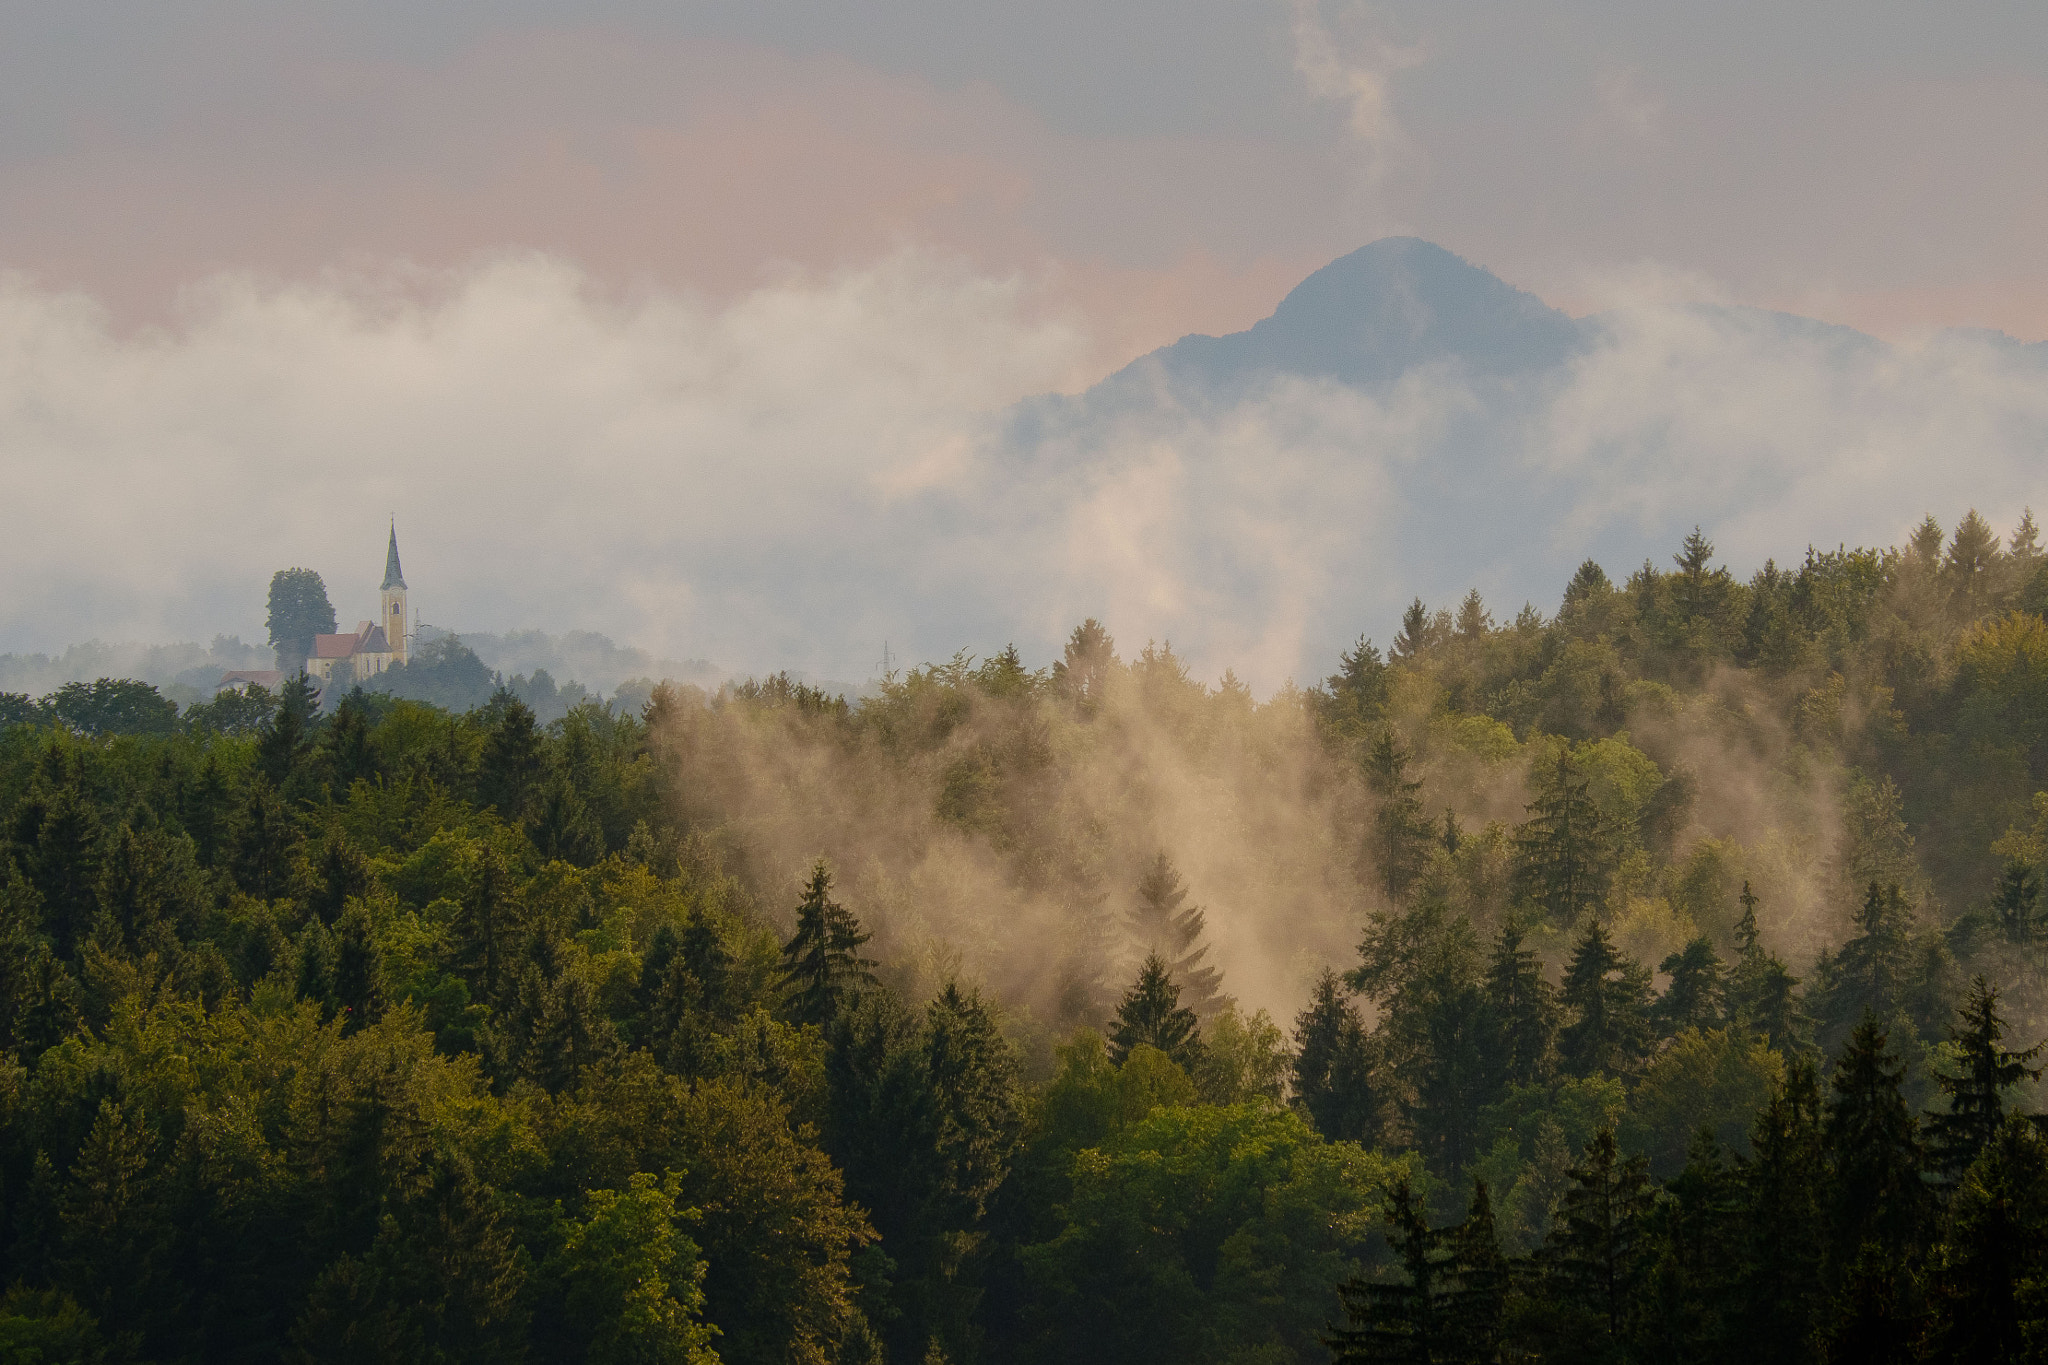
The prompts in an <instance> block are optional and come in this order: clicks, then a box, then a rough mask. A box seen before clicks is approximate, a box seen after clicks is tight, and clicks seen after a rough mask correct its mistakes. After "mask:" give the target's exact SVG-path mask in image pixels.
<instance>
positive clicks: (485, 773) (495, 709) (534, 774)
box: [476, 687, 541, 823]
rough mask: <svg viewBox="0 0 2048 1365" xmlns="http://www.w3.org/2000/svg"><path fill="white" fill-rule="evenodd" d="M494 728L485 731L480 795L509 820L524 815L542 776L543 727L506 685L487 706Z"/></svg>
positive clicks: (479, 772)
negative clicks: (541, 736)
mask: <svg viewBox="0 0 2048 1365" xmlns="http://www.w3.org/2000/svg"><path fill="white" fill-rule="evenodd" d="M485 716H486V717H487V718H488V720H489V724H490V729H489V731H488V732H486V734H485V735H484V749H483V757H482V759H481V760H480V761H479V762H478V764H477V772H476V793H477V799H478V800H479V801H481V802H483V804H485V805H487V806H491V807H493V808H495V809H496V810H497V812H498V814H499V815H500V816H501V817H503V818H504V819H505V820H506V821H507V822H508V823H517V822H518V821H520V820H521V819H523V818H524V816H525V814H526V806H527V801H528V799H529V797H530V796H531V795H532V792H533V787H534V784H535V783H536V782H538V781H539V780H540V772H541V742H540V731H539V727H538V725H537V723H536V722H535V720H534V715H533V710H532V708H530V707H529V706H527V704H526V703H525V702H523V701H521V700H519V698H517V697H515V696H513V695H512V694H511V693H510V692H508V691H507V690H505V689H504V688H502V687H501V688H499V689H498V690H497V691H496V692H494V693H493V694H492V695H491V700H490V705H489V706H487V707H486V708H485Z"/></svg>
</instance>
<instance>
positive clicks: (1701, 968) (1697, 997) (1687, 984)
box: [1650, 935, 1727, 1038]
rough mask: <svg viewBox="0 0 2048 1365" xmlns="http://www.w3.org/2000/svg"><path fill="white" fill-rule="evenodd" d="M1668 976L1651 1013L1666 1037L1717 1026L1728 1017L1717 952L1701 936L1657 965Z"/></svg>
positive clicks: (1725, 989)
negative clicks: (1684, 1031)
mask: <svg viewBox="0 0 2048 1365" xmlns="http://www.w3.org/2000/svg"><path fill="white" fill-rule="evenodd" d="M1657 970H1658V971H1660V972H1663V973H1664V974H1666V975H1667V976H1669V977H1670V978H1671V984H1670V985H1669V986H1667V987H1665V990H1664V994H1663V995H1662V996H1661V997H1659V999H1658V1001H1657V1003H1656V1004H1655V1005H1653V1006H1652V1007H1651V1010H1650V1013H1651V1015H1652V1017H1653V1018H1654V1019H1655V1020H1656V1021H1657V1024H1658V1025H1659V1027H1660V1028H1661V1029H1662V1031H1663V1034H1664V1036H1665V1037H1667V1038H1669V1037H1672V1036H1674V1035H1676V1034H1678V1033H1679V1032H1681V1031H1682V1030H1684V1029H1689V1028H1692V1029H1713V1028H1720V1027H1721V1026H1722V1024H1723V1023H1724V1022H1725V1021H1726V1018H1727V986H1726V983H1725V980H1724V973H1723V971H1722V967H1721V957H1720V954H1718V953H1716V952H1715V951H1714V942H1713V940H1712V939H1710V938H1707V937H1706V936H1705V935H1701V936H1700V937H1698V938H1695V939H1693V940H1692V941H1691V942H1689V943H1687V944H1686V945H1685V946H1684V947H1683V948H1681V949H1679V950H1678V951H1677V952H1675V953H1672V954H1671V955H1670V956H1669V957H1666V958H1665V959H1664V960H1663V961H1662V962H1660V963H1658V964H1657Z"/></svg>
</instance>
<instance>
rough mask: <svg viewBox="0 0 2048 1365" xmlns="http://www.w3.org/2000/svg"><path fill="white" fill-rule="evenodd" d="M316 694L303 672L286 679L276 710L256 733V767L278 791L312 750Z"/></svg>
mask: <svg viewBox="0 0 2048 1365" xmlns="http://www.w3.org/2000/svg"><path fill="white" fill-rule="evenodd" d="M318 709H319V694H318V692H317V691H316V690H315V688H314V686H313V682H312V680H311V679H310V678H308V677H307V676H306V675H305V674H303V673H301V674H299V675H298V676H297V677H294V678H288V679H286V680H285V684H284V686H283V687H282V688H280V689H279V690H278V694H277V710H275V711H273V712H271V714H270V720H269V721H268V722H267V723H265V725H264V726H263V728H262V729H261V730H259V731H257V732H256V768H257V771H259V772H261V773H262V774H263V775H264V776H265V777H267V778H269V779H270V781H271V784H272V785H273V786H276V787H277V788H279V789H280V790H283V789H286V788H289V787H290V786H291V780H292V778H293V776H294V775H295V774H296V773H297V772H298V770H299V765H300V764H302V763H303V762H304V761H305V758H306V755H307V754H309V753H311V752H312V749H313V740H312V733H311V731H312V724H313V716H314V713H315V712H316V711H318Z"/></svg>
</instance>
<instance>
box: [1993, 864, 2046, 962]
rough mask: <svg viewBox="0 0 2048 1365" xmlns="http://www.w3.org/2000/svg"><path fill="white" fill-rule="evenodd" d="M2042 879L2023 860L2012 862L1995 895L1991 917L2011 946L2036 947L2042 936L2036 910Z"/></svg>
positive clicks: (1995, 889) (2031, 866) (2000, 874)
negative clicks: (2031, 944) (2016, 944)
mask: <svg viewBox="0 0 2048 1365" xmlns="http://www.w3.org/2000/svg"><path fill="white" fill-rule="evenodd" d="M2040 899H2041V879H2040V878H2039V877H2038V876H2037V875H2036V874H2035V872H2034V868H2033V865H2032V864H2031V863H2029V862H2027V861H2026V860H2025V859H2023V858H2008V859H2006V862H2005V867H2004V868H2003V869H2002V870H2001V871H2000V872H1999V874H1998V885H1997V886H1996V888H1994V889H1993V891H1992V893H1991V914H1992V918H1993V920H1994V922H1995V923H1996V924H1997V925H1998V928H1999V932H2001V933H2002V934H2004V936H2005V939H2006V941H2007V942H2008V943H2033V942H2035V941H2036V940H2037V939H2039V938H2040V937H2041V936H2042V928H2043V926H2042V924H2041V922H2040V920H2039V918H2038V917H2037V910H2036V907H2037V906H2038V905H2039V903H2040Z"/></svg>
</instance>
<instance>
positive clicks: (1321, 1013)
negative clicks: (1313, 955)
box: [1293, 967, 1380, 1142]
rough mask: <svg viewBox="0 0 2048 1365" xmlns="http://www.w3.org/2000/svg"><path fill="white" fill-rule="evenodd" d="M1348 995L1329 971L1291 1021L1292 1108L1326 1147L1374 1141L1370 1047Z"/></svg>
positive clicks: (1376, 1096)
mask: <svg viewBox="0 0 2048 1365" xmlns="http://www.w3.org/2000/svg"><path fill="white" fill-rule="evenodd" d="M1349 997H1350V992H1349V991H1347V990H1346V989H1345V987H1344V984H1343V982H1342V980H1341V979H1340V978H1339V977H1338V975H1337V973H1336V972H1334V971H1332V970H1330V969H1329V968H1328V967H1325V968H1324V969H1323V973H1322V975H1321V976H1319V977H1317V978H1316V986H1315V991H1314V993H1313V994H1311V995H1310V997H1309V1003H1308V1005H1307V1007H1306V1008H1304V1009H1303V1010H1302V1012H1301V1013H1300V1014H1298V1015H1296V1016H1295V1019H1294V1060H1293V1070H1294V1102H1295V1104H1296V1105H1297V1106H1298V1107H1299V1108H1301V1109H1302V1110H1303V1111H1304V1112H1305V1113H1307V1115H1308V1120H1309V1122H1310V1123H1312V1124H1314V1125H1315V1128H1316V1131H1317V1132H1319V1133H1321V1134H1322V1135H1323V1136H1324V1137H1326V1138H1329V1139H1330V1140H1331V1141H1333V1142H1334V1141H1340V1140H1346V1141H1351V1142H1370V1141H1373V1140H1374V1139H1376V1138H1377V1137H1378V1136H1379V1126H1380V1125H1379V1110H1380V1097H1379V1094H1378V1090H1377V1087H1376V1086H1375V1083H1374V1080H1373V1066H1372V1045H1371V1042H1370V1040H1369V1039H1368V1038H1367V1037H1366V1032H1365V1022H1364V1020H1363V1019H1361V1018H1360V1017H1359V1013H1358V1010H1357V1008H1356V1007H1355V1006H1353V1005H1352V1003H1351V1000H1350V998H1349Z"/></svg>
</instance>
